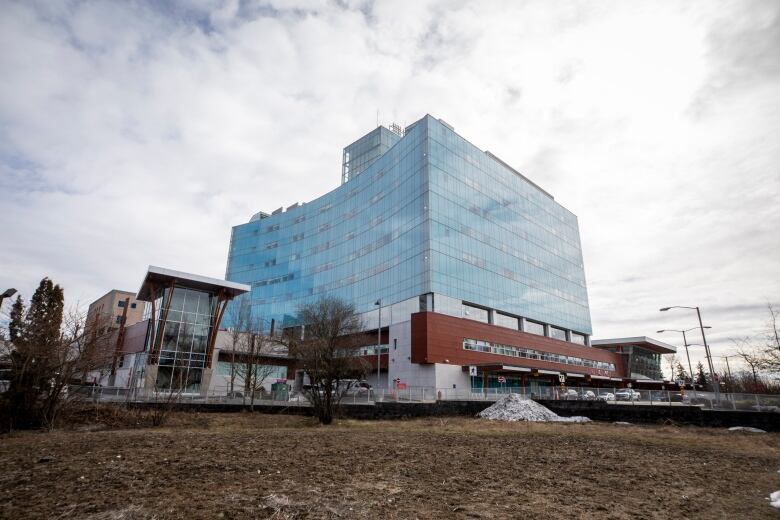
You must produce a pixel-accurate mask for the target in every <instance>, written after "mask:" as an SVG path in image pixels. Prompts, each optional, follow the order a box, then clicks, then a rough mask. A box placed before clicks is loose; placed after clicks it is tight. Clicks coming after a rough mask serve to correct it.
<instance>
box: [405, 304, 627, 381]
mask: <svg viewBox="0 0 780 520" xmlns="http://www.w3.org/2000/svg"><path fill="white" fill-rule="evenodd" d="M464 338H470V339H475V340H482V341H489V342H491V343H501V344H505V345H511V346H513V347H521V348H532V349H536V350H541V351H544V352H551V353H554V354H561V355H566V356H574V357H580V358H583V359H591V360H594V361H604V362H607V363H614V365H615V368H616V370H615V371H614V372H610V371H606V370H599V369H597V368H591V367H584V366H576V365H567V364H562V363H552V362H549V361H541V360H536V359H526V358H516V357H511V356H504V355H500V354H492V353H487V352H475V351H472V350H465V349H464V348H463V340H464ZM412 363H449V364H452V365H461V366H463V365H478V364H483V363H502V364H505V365H520V366H524V367H529V368H541V369H546V370H558V371H561V372H576V373H583V374H593V375H602V376H611V377H619V376H620V375H621V369H622V368H623V366H622V363H621V359H620V355H619V354H614V353H612V352H607V351H604V350H601V349H597V348H593V347H588V346H584V345H577V344H575V343H569V342H568V341H561V340H558V339H553V338H546V337H543V336H537V335H535V334H529V333H527V332H520V331H519V330H512V329H508V328H506V327H499V326H497V325H489V324H487V323H481V322H478V321H474V320H468V319H465V318H456V317H454V316H447V315H445V314H438V313H435V312H418V313H415V314H412Z"/></svg>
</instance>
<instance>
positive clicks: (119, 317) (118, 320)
mask: <svg viewBox="0 0 780 520" xmlns="http://www.w3.org/2000/svg"><path fill="white" fill-rule="evenodd" d="M116 322H117V323H122V315H121V314H118V315H117V317H116Z"/></svg>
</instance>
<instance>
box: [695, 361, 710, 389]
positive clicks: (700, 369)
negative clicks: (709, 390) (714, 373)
mask: <svg viewBox="0 0 780 520" xmlns="http://www.w3.org/2000/svg"><path fill="white" fill-rule="evenodd" d="M696 384H697V385H701V386H707V384H708V381H707V375H706V374H705V373H704V365H702V364H701V361H699V363H698V364H697V365H696Z"/></svg>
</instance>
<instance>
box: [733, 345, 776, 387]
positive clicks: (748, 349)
mask: <svg viewBox="0 0 780 520" xmlns="http://www.w3.org/2000/svg"><path fill="white" fill-rule="evenodd" d="M731 341H732V342H733V343H734V346H735V350H736V355H737V357H739V358H740V359H741V360H742V362H743V363H745V365H747V367H748V369H749V370H750V373H751V374H752V376H753V385H752V386H753V388H752V391H753V392H754V393H757V392H758V391H759V388H760V385H759V372H760V371H761V369H762V368H763V367H765V366H766V364H767V361H766V357H765V356H764V355H763V353H762V352H761V351H760V350H759V349H757V348H756V347H755V346H753V345H751V342H750V338H743V339H739V340H735V339H732V340H731Z"/></svg>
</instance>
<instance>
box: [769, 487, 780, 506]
mask: <svg viewBox="0 0 780 520" xmlns="http://www.w3.org/2000/svg"><path fill="white" fill-rule="evenodd" d="M769 505H770V506H772V507H777V508H780V491H775V492H774V493H770V495H769Z"/></svg>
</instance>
